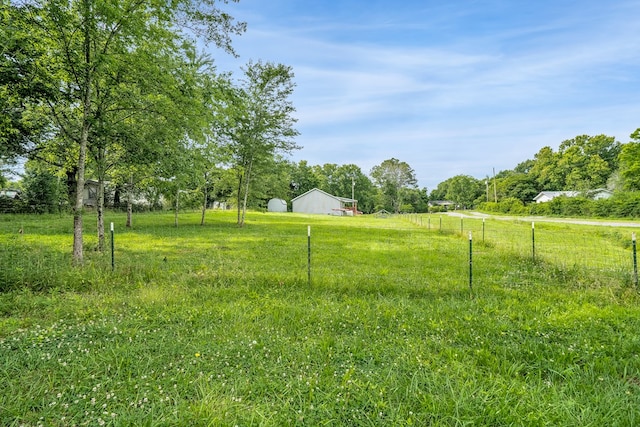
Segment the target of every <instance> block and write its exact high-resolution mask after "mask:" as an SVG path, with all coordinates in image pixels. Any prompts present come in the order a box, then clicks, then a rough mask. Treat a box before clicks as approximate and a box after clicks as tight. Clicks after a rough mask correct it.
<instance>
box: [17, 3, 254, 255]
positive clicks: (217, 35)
mask: <svg viewBox="0 0 640 427" xmlns="http://www.w3.org/2000/svg"><path fill="white" fill-rule="evenodd" d="M217 5H218V3H217V2H216V1H214V0H203V1H198V2H196V1H191V0H177V1H175V2H164V1H160V0H152V1H144V2H143V1H139V0H124V1H120V2H95V1H93V0H71V1H68V0H65V1H63V0H34V1H33V2H30V3H29V4H28V7H27V9H26V10H25V12H26V15H25V16H27V19H28V25H30V27H31V28H32V29H34V30H37V32H38V35H39V36H41V40H42V42H43V43H44V44H45V45H46V55H45V61H44V63H46V66H47V68H48V71H49V72H50V73H51V75H53V76H55V77H56V80H57V81H56V82H55V83H54V84H53V86H54V87H55V88H56V89H57V90H58V93H57V95H56V98H55V100H53V101H50V102H49V103H48V105H49V111H50V116H51V117H52V118H53V119H54V121H55V125H56V127H57V131H58V133H59V134H60V135H61V136H62V137H63V138H64V139H65V140H66V141H68V143H69V144H75V145H77V157H76V167H75V173H76V176H77V180H76V192H75V201H74V205H73V213H74V215H73V216H74V239H73V259H74V262H75V263H76V264H79V263H81V262H82V260H83V249H82V240H83V238H82V210H83V188H84V182H85V170H86V166H87V158H88V156H89V155H90V150H92V149H93V148H94V146H95V145H96V144H97V143H98V141H99V137H98V138H96V137H94V135H96V134H97V132H95V129H94V126H96V124H98V123H100V121H101V115H102V114H103V112H104V110H103V108H102V107H103V106H104V104H103V101H104V100H105V99H106V98H104V97H103V95H105V93H107V92H105V91H104V90H101V83H102V82H105V81H108V80H109V77H110V76H111V75H112V72H113V70H114V68H115V67H117V66H118V64H121V63H125V62H126V61H128V60H129V59H130V55H131V52H132V51H135V50H136V48H137V47H139V46H143V45H145V43H147V42H148V41H149V40H153V41H154V42H155V43H158V44H157V46H159V47H160V49H159V50H156V51H155V52H151V51H150V52H148V54H149V56H148V58H147V59H148V60H149V62H153V61H155V59H156V57H155V55H154V53H160V52H162V51H163V48H164V49H165V50H169V51H175V49H176V48H177V47H179V46H180V44H181V43H182V42H183V41H185V40H186V37H185V36H181V35H180V27H179V26H180V25H189V30H190V31H191V33H192V34H197V35H202V36H204V37H206V39H207V40H208V41H212V42H214V43H216V44H218V45H219V46H221V47H223V48H225V49H227V50H228V51H231V47H230V37H231V35H232V34H236V33H240V32H242V31H243V30H244V24H241V23H240V24H239V23H236V22H235V21H234V20H233V18H232V17H231V16H229V15H228V14H226V13H224V12H223V11H222V10H220V9H219V8H218V6H217ZM142 77H143V79H144V78H145V76H142ZM107 96H108V95H107Z"/></svg>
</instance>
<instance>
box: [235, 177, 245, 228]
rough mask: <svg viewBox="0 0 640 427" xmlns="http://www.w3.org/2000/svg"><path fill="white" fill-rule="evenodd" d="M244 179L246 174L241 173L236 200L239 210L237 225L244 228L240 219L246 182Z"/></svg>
mask: <svg viewBox="0 0 640 427" xmlns="http://www.w3.org/2000/svg"><path fill="white" fill-rule="evenodd" d="M243 177H244V174H242V173H239V176H238V197H237V198H236V200H237V203H236V205H237V210H238V219H237V224H238V225H239V226H241V227H242V222H240V217H241V215H240V212H241V209H242V204H241V203H240V201H241V200H242V183H243V182H244V180H243Z"/></svg>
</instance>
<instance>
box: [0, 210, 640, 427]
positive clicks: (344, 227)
mask: <svg viewBox="0 0 640 427" xmlns="http://www.w3.org/2000/svg"><path fill="white" fill-rule="evenodd" d="M112 217H113V220H114V221H116V222H118V221H119V222H122V218H121V217H120V216H119V215H115V214H112ZM67 220H68V219H66V218H52V219H51V221H50V222H49V223H48V225H47V226H46V227H42V226H41V225H38V223H37V221H35V220H33V219H32V218H30V217H24V218H21V221H24V227H25V229H26V230H30V229H33V230H34V231H33V232H29V233H25V234H23V235H21V236H14V235H13V234H11V233H10V232H9V230H8V229H7V228H4V229H3V230H2V233H3V234H2V235H1V236H0V237H1V238H2V239H3V240H2V245H3V246H2V248H3V249H2V251H1V252H0V255H1V256H2V258H1V259H2V263H3V264H2V265H3V266H7V268H6V269H7V270H10V272H8V273H5V272H4V269H3V273H1V274H3V275H4V274H6V275H5V276H3V277H4V278H5V279H7V278H8V279H11V280H12V281H10V282H4V283H5V284H4V286H5V288H4V291H3V293H2V294H0V356H1V357H0V372H2V376H3V386H2V388H1V391H0V419H2V421H3V423H4V424H5V425H15V426H18V425H23V424H24V425H39V424H40V425H53V426H56V425H59V426H67V425H114V426H115V425H153V426H162V425H166V426H174V425H185V426H186V425H189V426H190V425H196V426H197V425H207V426H208V425H223V426H224V425H229V426H233V425H264V426H270V425H273V426H276V425H278V426H279V425H309V426H311V425H313V426H315V425H349V426H351V425H367V426H370V425H594V426H596V425H635V424H637V423H638V422H640V419H639V418H640V410H639V409H638V408H640V374H638V372H640V358H639V357H640V356H639V355H638V353H639V351H638V349H640V341H639V339H638V336H637V330H638V329H639V327H640V320H638V319H640V316H639V314H640V309H638V302H639V298H638V296H637V294H636V292H635V291H634V290H633V289H632V288H630V287H629V286H628V285H627V284H625V283H623V282H617V283H616V282H612V281H611V280H610V278H607V279H606V281H605V280H604V279H600V278H599V276H598V275H597V274H596V273H594V272H593V271H591V270H588V271H586V272H582V273H580V272H579V271H578V270H576V271H570V272H567V273H565V274H564V275H562V274H560V272H563V271H566V270H565V269H564V267H563V265H562V263H557V264H554V263H553V262H552V261H550V260H544V261H539V262H532V261H531V260H529V259H527V258H526V257H522V256H520V255H518V254H513V253H512V252H510V251H505V250H502V249H501V247H502V246H501V245H500V244H499V242H496V243H494V244H492V245H486V246H485V247H482V245H478V246H479V247H480V249H479V251H478V253H477V254H476V255H475V260H476V263H475V267H476V269H477V271H475V272H474V275H475V276H476V277H477V278H476V281H475V282H474V286H473V291H470V289H469V287H468V276H467V269H468V264H467V261H468V258H467V257H468V253H467V250H468V244H467V242H466V240H465V239H464V238H461V237H460V236H459V235H457V234H456V233H438V232H437V231H436V230H428V229H426V228H425V227H420V226H416V225H412V224H409V223H407V222H406V221H401V220H399V219H396V218H387V219H375V218H334V217H309V216H300V215H292V214H289V215H274V214H258V213H252V214H251V215H249V217H248V221H247V226H246V227H244V228H241V229H239V228H237V227H236V226H235V225H234V223H233V217H232V216H231V215H230V214H227V213H215V214H213V215H212V217H211V219H210V221H209V222H208V224H207V225H206V226H205V227H200V226H199V225H197V222H198V217H197V215H195V214H193V215H185V218H183V219H181V224H184V225H181V226H180V227H178V228H174V227H172V217H171V216H169V215H166V216H165V215H157V214H155V215H151V214H150V215H144V216H140V217H139V218H138V219H137V221H136V226H135V228H134V229H132V230H129V231H124V232H118V233H117V234H116V254H115V255H116V269H115V271H114V272H112V271H111V264H110V256H109V254H100V253H97V252H92V253H89V254H88V256H87V258H88V259H87V263H86V265H85V266H84V267H83V268H71V267H70V265H71V263H70V260H69V258H68V254H67V252H68V245H70V240H69V235H68V233H69V230H68V229H67V228H66V226H65V221H67ZM109 220H111V219H109ZM29 221H34V224H33V225H31V224H30V223H29ZM308 224H310V225H311V229H312V282H311V283H310V284H309V283H308V282H307V264H306V262H307V234H306V232H307V228H306V227H307V225H308ZM0 226H1V227H5V225H4V223H2V225H0ZM509 226H511V225H509ZM37 227H41V228H39V229H38V228H37ZM578 230H579V229H578ZM576 233H578V231H576V230H574V234H576ZM44 236H48V237H46V238H45V237H44ZM601 237H602V238H607V236H601ZM18 252H19V253H20V254H21V257H17V256H16V255H15V254H16V253H18ZM31 257H34V258H37V259H41V261H39V263H38V262H37V259H36V260H32V259H31ZM20 259H23V260H24V262H21V261H19V260H20ZM9 261H11V262H14V263H15V265H10V263H9ZM32 261H33V262H34V264H33V265H34V267H32V268H31V269H29V268H27V265H28V264H27V263H30V262H32ZM51 261H56V262H55V263H53V262H51ZM19 268H21V269H22V270H19ZM607 277H609V276H607ZM559 279H561V280H559ZM14 280H15V281H14Z"/></svg>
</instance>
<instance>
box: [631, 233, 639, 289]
mask: <svg viewBox="0 0 640 427" xmlns="http://www.w3.org/2000/svg"><path fill="white" fill-rule="evenodd" d="M631 246H632V248H633V283H634V284H635V285H636V289H638V258H637V256H636V233H631Z"/></svg>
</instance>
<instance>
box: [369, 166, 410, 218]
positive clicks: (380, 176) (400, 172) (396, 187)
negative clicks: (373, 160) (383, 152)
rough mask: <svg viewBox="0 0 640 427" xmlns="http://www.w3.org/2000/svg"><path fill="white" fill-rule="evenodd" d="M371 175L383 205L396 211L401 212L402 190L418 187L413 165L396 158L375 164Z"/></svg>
mask: <svg viewBox="0 0 640 427" xmlns="http://www.w3.org/2000/svg"><path fill="white" fill-rule="evenodd" d="M370 175H371V178H373V181H374V183H375V184H376V185H377V187H378V189H379V191H380V194H381V197H382V205H383V206H385V208H388V209H391V210H392V211H393V212H396V213H398V212H400V208H401V206H402V203H403V199H402V191H401V190H402V189H405V188H417V183H418V181H417V179H416V176H415V172H414V171H413V169H412V168H411V166H409V164H408V163H406V162H402V161H400V160H398V159H396V158H391V159H388V160H385V161H383V162H382V163H381V164H379V165H377V166H374V167H373V168H372V169H371V173H370Z"/></svg>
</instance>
